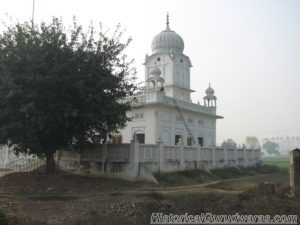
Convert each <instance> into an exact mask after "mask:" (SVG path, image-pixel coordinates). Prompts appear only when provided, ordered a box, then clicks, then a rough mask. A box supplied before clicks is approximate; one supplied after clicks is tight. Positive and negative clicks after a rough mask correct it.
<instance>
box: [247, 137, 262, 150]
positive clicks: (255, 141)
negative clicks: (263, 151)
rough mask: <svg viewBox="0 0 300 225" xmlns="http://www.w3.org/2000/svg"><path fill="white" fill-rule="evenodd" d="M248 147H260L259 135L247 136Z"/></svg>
mask: <svg viewBox="0 0 300 225" xmlns="http://www.w3.org/2000/svg"><path fill="white" fill-rule="evenodd" d="M246 147H247V148H249V149H259V148H260V145H259V141H258V139H257V137H251V136H250V137H246Z"/></svg>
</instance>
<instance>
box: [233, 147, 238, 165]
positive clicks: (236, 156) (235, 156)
mask: <svg viewBox="0 0 300 225" xmlns="http://www.w3.org/2000/svg"><path fill="white" fill-rule="evenodd" d="M234 158H235V166H238V165H239V158H238V149H237V148H235V149H234Z"/></svg>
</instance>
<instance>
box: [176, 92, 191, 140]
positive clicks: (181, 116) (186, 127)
mask: <svg viewBox="0 0 300 225" xmlns="http://www.w3.org/2000/svg"><path fill="white" fill-rule="evenodd" d="M172 99H173V103H174V105H175V108H176V109H177V111H178V113H179V117H180V120H181V121H182V123H183V125H184V127H185V129H186V131H187V132H188V135H189V137H190V138H191V139H192V142H193V144H196V140H195V138H194V136H193V133H192V131H191V129H190V127H189V125H188V124H187V122H186V120H185V118H184V116H183V114H182V111H181V109H180V108H179V105H178V103H177V100H176V99H175V98H172Z"/></svg>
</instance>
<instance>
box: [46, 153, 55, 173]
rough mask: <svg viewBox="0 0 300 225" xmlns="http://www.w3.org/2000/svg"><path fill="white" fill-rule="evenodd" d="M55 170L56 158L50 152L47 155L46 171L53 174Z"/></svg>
mask: <svg viewBox="0 0 300 225" xmlns="http://www.w3.org/2000/svg"><path fill="white" fill-rule="evenodd" d="M54 171H55V160H54V154H53V153H52V154H48V155H46V173H47V174H52V173H54Z"/></svg>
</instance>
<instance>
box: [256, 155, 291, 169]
mask: <svg viewBox="0 0 300 225" xmlns="http://www.w3.org/2000/svg"><path fill="white" fill-rule="evenodd" d="M262 162H263V164H264V165H268V166H272V167H275V168H279V169H280V170H283V171H289V169H290V161H289V159H288V158H263V159H262Z"/></svg>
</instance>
